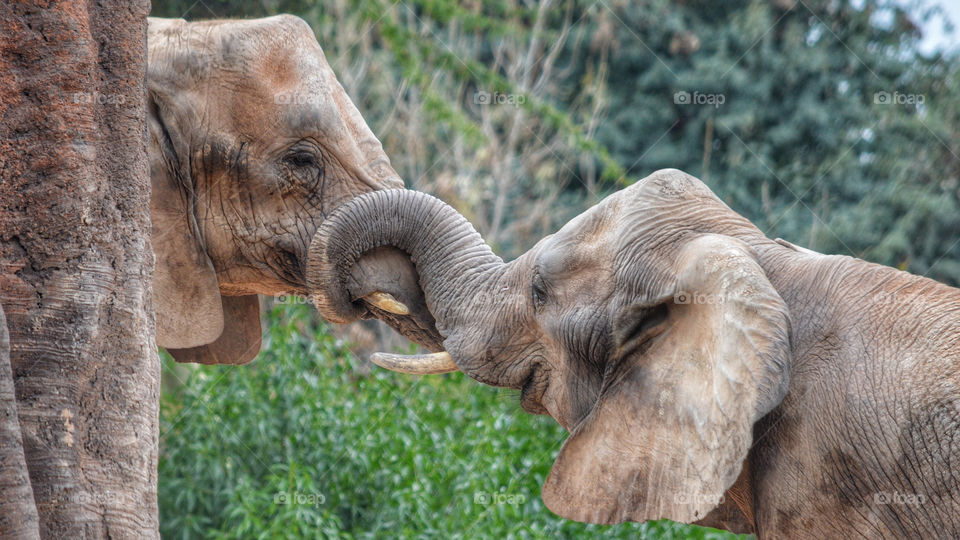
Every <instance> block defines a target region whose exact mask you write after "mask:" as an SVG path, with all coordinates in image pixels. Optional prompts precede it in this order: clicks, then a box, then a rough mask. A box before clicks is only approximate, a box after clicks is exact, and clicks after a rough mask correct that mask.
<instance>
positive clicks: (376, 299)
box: [363, 291, 410, 315]
mask: <svg viewBox="0 0 960 540" xmlns="http://www.w3.org/2000/svg"><path fill="white" fill-rule="evenodd" d="M363 299H364V300H366V301H367V302H369V303H370V304H371V305H373V306H376V307H378V308H380V309H382V310H384V311H386V312H387V313H393V314H394V315H409V314H410V308H408V307H407V306H405V305H403V303H402V302H400V301H399V300H397V299H396V298H394V297H393V295H392V294H388V293H385V292H379V291H377V292H375V293H371V294H368V295H367V296H364V297H363Z"/></svg>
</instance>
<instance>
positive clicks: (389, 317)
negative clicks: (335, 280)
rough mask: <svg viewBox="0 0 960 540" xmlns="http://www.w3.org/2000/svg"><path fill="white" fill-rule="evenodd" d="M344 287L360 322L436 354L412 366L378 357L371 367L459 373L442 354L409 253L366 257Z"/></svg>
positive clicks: (413, 360) (381, 251)
mask: <svg viewBox="0 0 960 540" xmlns="http://www.w3.org/2000/svg"><path fill="white" fill-rule="evenodd" d="M345 285H346V289H347V292H348V296H349V299H350V300H351V301H352V302H353V304H354V305H356V306H357V307H358V310H359V313H360V314H359V318H361V319H372V318H375V319H379V320H380V321H381V322H383V323H385V324H386V325H387V326H389V327H391V328H392V329H394V330H395V331H397V332H399V333H400V334H401V335H402V336H404V337H405V338H407V339H409V340H410V341H412V342H414V343H416V344H418V345H420V346H422V347H424V348H426V349H427V350H429V351H431V352H432V353H436V354H433V355H429V354H417V355H409V358H410V360H409V361H404V358H405V356H404V355H397V354H390V353H377V354H375V355H374V356H373V357H372V358H371V361H372V362H373V363H375V364H377V365H381V366H383V367H387V368H388V369H393V370H394V371H398V369H397V368H398V367H399V366H403V365H407V364H409V365H411V366H412V367H411V368H410V369H413V370H414V371H411V373H419V374H426V373H447V372H449V371H454V370H456V366H453V363H452V361H451V360H449V355H448V354H447V353H445V352H443V336H441V335H440V332H439V331H437V328H436V320H435V319H434V317H433V313H431V312H430V310H429V309H428V308H427V302H426V299H425V298H424V293H423V291H422V289H421V288H420V283H419V276H418V274H417V271H416V269H415V267H414V266H413V263H412V262H410V258H409V256H408V255H407V254H406V253H404V252H402V251H400V250H397V249H394V248H389V247H385V248H378V249H375V250H371V251H369V252H367V253H365V254H364V255H363V256H362V257H361V258H360V259H359V260H358V261H357V263H356V264H355V265H354V266H353V269H352V270H351V272H350V274H349V276H348V277H347V279H346V280H345ZM444 355H446V356H444ZM390 366H394V367H390ZM451 366H452V367H451Z"/></svg>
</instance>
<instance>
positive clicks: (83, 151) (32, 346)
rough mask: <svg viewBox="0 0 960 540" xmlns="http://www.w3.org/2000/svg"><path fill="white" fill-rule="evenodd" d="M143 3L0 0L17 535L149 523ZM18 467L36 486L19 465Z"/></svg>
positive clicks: (1, 436) (150, 333)
mask: <svg viewBox="0 0 960 540" xmlns="http://www.w3.org/2000/svg"><path fill="white" fill-rule="evenodd" d="M148 11H149V3H148V2H127V1H119V0H101V1H98V2H82V3H77V2H53V3H48V2H43V3H40V2H4V3H2V4H0V117H2V118H3V121H2V123H0V269H2V271H0V305H2V306H3V309H4V311H5V312H6V317H7V320H6V326H7V327H8V328H9V332H10V348H9V353H10V354H9V361H10V364H9V365H10V367H11V368H12V376H13V383H14V385H15V394H16V396H15V405H13V406H15V409H16V416H13V417H12V418H14V419H17V418H18V419H19V428H20V433H19V435H21V436H22V445H23V455H24V457H25V463H26V468H27V470H26V471H24V470H23V469H20V468H18V467H20V464H19V463H17V460H16V459H14V460H10V459H9V458H10V456H11V455H14V454H15V452H14V453H11V452H10V448H11V447H12V445H13V444H15V443H16V439H17V437H16V434H14V435H13V436H11V433H10V426H11V417H10V416H7V417H6V418H4V420H3V422H2V423H0V458H2V459H3V460H4V461H3V463H2V468H0V489H2V492H0V512H3V516H2V520H0V524H2V526H3V527H5V528H4V529H3V530H2V531H0V534H3V535H7V534H10V535H13V534H14V531H17V528H16V527H17V525H18V524H17V523H16V520H17V519H22V522H21V523H20V526H21V528H20V529H19V534H20V535H21V536H22V537H25V538H35V537H37V533H38V532H39V535H40V536H42V537H44V538H106V537H114V538H118V537H119V538H151V537H156V536H157V501H156V483H157V476H156V468H157V412H158V411H157V407H158V398H159V396H158V393H159V378H160V372H159V366H160V364H159V361H158V358H157V354H156V345H155V340H154V322H153V315H152V306H151V297H150V296H151V286H150V282H151V275H152V271H153V253H152V250H151V247H150V237H149V235H150V221H149V209H150V206H149V184H148V181H149V180H148V178H149V176H148V174H147V172H148V171H147V159H146V129H145V126H146V115H145V109H144V74H145V67H146V66H145V63H146V19H145V17H146V15H147V13H148ZM5 351H6V347H5V344H0V353H5ZM2 359H3V360H4V361H3V362H0V379H2V381H0V407H2V408H3V409H2V412H3V413H4V414H5V415H9V414H12V410H11V407H12V404H11V402H10V399H9V393H8V392H9V390H10V384H9V383H10V379H9V377H10V370H8V369H4V368H5V367H6V362H5V361H6V354H2ZM11 441H13V442H12V443H11ZM26 472H29V483H30V485H29V486H24V485H23V483H22V482H20V481H18V480H21V479H22V478H23V477H24V475H25V473H26ZM28 488H32V503H33V504H35V509H34V510H31V509H30V508H29V507H25V506H24V498H25V495H24V494H25V490H26V489H28ZM28 506H29V505H28ZM14 507H16V508H14ZM8 511H10V512H13V511H18V512H23V515H22V516H18V515H9V514H7V512H8ZM35 516H38V517H39V527H36V523H35V522H34V520H35ZM11 525H12V527H11Z"/></svg>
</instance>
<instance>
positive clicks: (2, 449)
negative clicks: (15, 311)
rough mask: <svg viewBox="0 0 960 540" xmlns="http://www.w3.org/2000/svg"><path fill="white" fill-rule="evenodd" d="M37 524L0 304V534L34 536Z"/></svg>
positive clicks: (5, 327)
mask: <svg viewBox="0 0 960 540" xmlns="http://www.w3.org/2000/svg"><path fill="white" fill-rule="evenodd" d="M37 523H38V520H37V508H36V507H35V506H34V504H33V489H32V488H31V487H30V477H29V476H28V475H27V462H26V461H25V459H24V457H23V441H22V438H21V437H20V421H19V420H18V418H17V403H16V398H15V397H14V390H13V371H12V370H11V369H10V339H9V334H7V321H6V319H5V318H4V316H3V307H2V306H0V537H3V538H37V537H38V536H39V535H40V532H39V530H38V529H37Z"/></svg>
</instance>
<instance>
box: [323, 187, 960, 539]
mask: <svg viewBox="0 0 960 540" xmlns="http://www.w3.org/2000/svg"><path fill="white" fill-rule="evenodd" d="M388 209H400V210H401V212H387V210H388ZM360 229H362V234H359V235H346V234H344V233H345V232H346V231H355V230H360ZM384 245H389V246H397V247H399V248H401V249H403V250H405V251H406V252H408V253H409V254H410V255H411V258H412V259H413V261H414V263H415V265H416V267H417V270H418V271H419V273H420V278H421V279H420V285H421V286H422V289H423V291H424V292H425V294H426V299H427V305H428V307H429V309H430V311H431V312H432V313H433V314H434V315H435V317H436V324H437V329H438V330H439V332H440V334H442V336H443V337H444V342H443V344H444V346H445V348H446V351H447V353H448V354H449V357H448V358H452V361H453V363H446V364H444V362H443V360H444V357H443V356H442V354H441V355H433V356H431V357H428V360H429V362H427V365H424V363H423V362H422V360H423V358H422V357H418V358H404V357H400V356H395V355H382V356H380V357H379V359H378V361H379V363H381V364H382V365H386V366H390V367H391V368H393V369H397V370H399V371H408V372H417V373H423V372H441V371H445V370H451V369H460V370H462V371H463V372H464V373H466V374H467V375H469V376H470V377H472V378H474V379H476V380H478V381H480V382H483V383H486V384H491V385H495V386H501V387H509V388H515V389H521V397H520V400H521V404H522V406H523V408H524V409H525V410H526V411H528V412H531V413H536V414H549V415H550V416H552V417H553V418H555V419H556V420H557V421H558V422H559V423H560V424H561V425H562V426H563V427H564V428H566V429H567V430H568V431H570V437H569V438H568V440H567V441H566V443H565V444H564V446H563V448H562V450H561V451H560V453H559V455H558V457H557V459H556V462H555V463H554V465H553V469H552V470H551V472H550V475H549V477H548V478H547V480H546V483H545V485H544V487H543V499H544V502H545V503H546V505H547V506H548V507H549V508H550V509H551V510H553V511H554V512H556V513H557V514H559V515H561V516H564V517H567V518H571V519H575V520H579V521H588V522H593V523H618V522H622V521H628V520H629V521H645V520H649V519H660V518H669V519H673V520H677V521H683V522H694V521H697V520H704V519H705V518H706V520H705V521H701V523H708V524H712V525H716V524H723V523H725V524H727V526H729V527H731V528H734V529H735V530H737V531H738V532H756V533H757V534H758V535H760V536H761V537H771V538H796V537H814V538H843V537H868V538H876V537H885V538H892V537H931V538H933V537H950V538H958V537H960V291H958V290H957V289H954V288H951V287H948V286H945V285H942V284H940V283H936V282H934V281H932V280H929V279H925V278H922V277H918V276H914V275H911V274H908V273H905V272H901V271H897V270H894V269H892V268H888V267H884V266H878V265H876V264H871V263H867V262H864V261H862V260H858V259H854V258H850V257H843V256H828V255H821V254H819V253H815V252H812V251H808V250H806V249H801V248H797V247H794V246H792V245H791V244H789V243H787V242H784V241H780V240H776V241H775V240H770V239H768V238H767V237H766V236H764V234H763V233H762V232H761V231H760V230H759V229H757V227H755V226H754V225H753V224H751V223H750V222H749V221H748V220H746V219H744V218H743V217H741V216H739V215H738V214H736V213H734V212H733V211H732V210H730V209H729V208H728V207H727V206H726V205H724V204H723V202H721V201H720V200H719V199H718V198H717V197H716V196H715V195H714V194H713V193H712V192H711V191H710V190H709V189H708V188H707V187H706V186H705V185H704V184H703V183H701V182H700V181H699V180H697V179H695V178H692V177H690V176H688V175H686V174H684V173H682V172H679V171H673V170H665V171H659V172H657V173H654V174H653V175H651V176H649V177H647V178H645V179H643V180H640V181H639V182H637V183H636V184H635V185H633V186H631V187H629V188H627V189H624V190H622V191H620V192H618V193H616V194H614V195H612V196H610V197H608V198H607V199H605V200H604V201H603V202H601V203H599V204H597V205H596V206H594V207H593V208H592V209H590V210H589V211H587V212H585V213H584V214H582V215H580V216H579V217H577V218H576V219H574V220H572V221H571V222H570V223H568V224H567V225H566V226H564V227H563V228H562V229H561V230H560V231H559V232H557V233H556V234H554V235H552V236H549V237H547V238H545V239H544V240H542V241H541V242H539V243H538V244H537V245H536V246H535V247H534V248H533V249H531V250H530V251H529V252H527V253H526V254H524V255H523V256H521V257H519V258H518V259H516V260H514V261H512V262H510V263H504V262H503V261H501V260H500V258H498V257H497V256H496V255H494V254H493V253H492V252H491V250H490V249H489V248H488V247H487V246H486V245H485V244H484V242H483V240H482V239H481V238H480V236H479V235H478V234H477V233H476V232H475V231H474V229H473V228H472V227H471V225H470V224H469V223H468V222H467V221H466V220H465V219H463V218H462V217H461V216H459V215H458V214H457V213H456V212H455V211H453V210H452V209H451V208H450V207H448V206H446V205H444V204H443V203H441V202H440V201H438V200H436V199H434V198H432V197H430V196H426V195H423V194H417V193H415V192H410V191H407V192H403V191H398V192H380V193H373V194H369V195H364V196H362V197H359V198H357V199H355V200H354V201H351V202H350V203H347V204H346V205H344V206H343V207H342V208H340V209H338V210H337V212H335V213H334V214H333V215H332V216H330V217H329V219H328V220H327V221H326V222H325V223H324V224H323V226H322V227H321V228H320V230H319V232H318V233H317V236H316V238H315V239H314V241H313V246H312V247H311V253H310V262H309V270H308V277H307V281H308V283H309V284H310V286H311V287H312V288H313V289H314V290H315V291H316V303H317V306H318V308H320V310H321V313H322V314H324V316H326V317H327V318H329V319H332V320H337V321H348V320H351V319H352V318H353V317H355V316H356V313H357V308H356V307H355V306H354V305H353V304H352V303H350V302H349V296H345V295H344V292H343V288H342V287H341V286H338V285H337V283H338V282H342V281H343V280H344V279H346V278H347V276H349V275H350V274H351V273H352V272H353V271H355V270H354V269H353V264H354V261H356V260H357V258H358V257H359V256H360V255H362V254H363V253H365V252H366V251H367V250H369V249H371V248H376V247H378V246H384ZM711 511H712V512H711ZM708 513H710V514H709V516H708Z"/></svg>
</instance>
